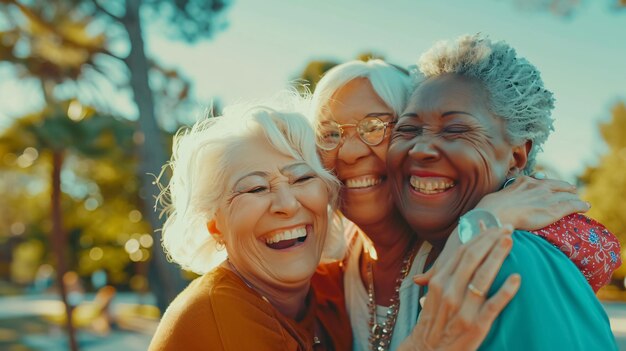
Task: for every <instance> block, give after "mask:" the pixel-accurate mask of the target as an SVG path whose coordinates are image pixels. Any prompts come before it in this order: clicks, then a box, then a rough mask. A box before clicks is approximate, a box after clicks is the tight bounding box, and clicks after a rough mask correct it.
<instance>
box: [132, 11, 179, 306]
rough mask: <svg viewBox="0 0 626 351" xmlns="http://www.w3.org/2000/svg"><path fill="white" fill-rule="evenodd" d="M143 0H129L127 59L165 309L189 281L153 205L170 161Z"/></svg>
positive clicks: (154, 264)
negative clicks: (166, 244)
mask: <svg viewBox="0 0 626 351" xmlns="http://www.w3.org/2000/svg"><path fill="white" fill-rule="evenodd" d="M140 7H141V0H126V14H125V16H124V17H123V18H122V23H123V25H124V27H125V28H126V31H127V32H128V37H129V40H130V46H131V50H130V53H129V55H128V58H126V61H125V62H126V65H127V66H128V69H129V71H130V85H131V88H132V91H133V95H134V100H135V103H136V104H137V109H138V111H139V123H138V132H139V133H140V135H141V137H140V138H139V139H140V140H141V142H140V143H139V145H138V146H139V154H140V160H139V164H140V167H139V173H140V174H139V175H138V176H139V178H140V179H141V184H142V185H141V191H140V194H141V197H142V200H143V201H142V202H143V209H144V211H143V212H144V213H145V214H147V216H148V220H149V222H150V224H151V225H152V228H153V233H154V239H155V240H154V242H155V245H153V247H152V259H151V260H150V272H149V278H150V279H149V280H150V290H151V291H152V292H153V293H154V294H155V296H156V298H157V304H158V307H159V309H161V311H164V310H165V308H166V307H167V306H168V305H169V303H170V302H171V301H172V300H173V299H174V298H175V297H176V295H177V294H178V293H179V292H180V291H182V289H183V288H184V287H185V285H186V283H185V281H184V279H183V278H182V276H181V271H180V268H179V267H178V266H176V265H174V264H172V263H170V262H168V260H167V257H166V255H165V253H164V252H163V248H162V247H161V245H159V244H160V243H161V231H155V230H154V229H160V228H161V227H162V225H163V222H162V220H161V219H160V218H159V216H158V213H156V212H155V211H154V208H153V204H154V201H155V199H156V197H157V195H158V193H159V191H158V188H157V187H156V186H155V185H154V184H153V182H154V175H158V174H159V173H160V172H161V167H162V166H163V165H164V164H165V163H166V162H167V160H168V157H167V154H166V153H165V146H164V145H163V138H162V133H161V130H160V129H159V127H158V125H157V121H156V117H155V112H154V97H153V94H152V90H151V89H150V84H149V80H148V69H149V68H148V60H147V58H146V54H145V51H144V41H143V36H142V31H141V18H140V14H139V10H140Z"/></svg>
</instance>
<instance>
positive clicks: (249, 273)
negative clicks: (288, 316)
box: [209, 136, 329, 287]
mask: <svg viewBox="0 0 626 351" xmlns="http://www.w3.org/2000/svg"><path fill="white" fill-rule="evenodd" d="M228 159H229V160H230V163H229V164H228V171H227V177H226V179H228V181H227V184H226V188H225V190H224V197H223V199H222V200H220V205H219V209H218V211H217V214H216V217H215V221H214V222H212V223H211V222H210V223H209V228H210V229H211V232H212V233H214V235H215V233H219V234H218V235H219V236H220V237H221V239H222V240H223V241H224V243H225V246H226V251H227V252H228V257H229V260H230V262H231V263H232V264H233V265H234V266H235V267H236V268H237V270H238V271H239V272H240V274H241V275H242V276H244V278H245V279H247V280H249V281H250V282H252V283H253V284H255V285H258V284H266V285H270V286H275V287H276V286H278V287H280V286H284V285H288V284H290V283H300V282H302V281H308V280H309V279H310V278H311V276H312V275H313V272H315V269H316V267H317V265H318V264H319V260H320V256H321V253H322V249H323V247H324V241H325V238H326V230H327V206H328V201H329V198H328V190H327V188H326V185H325V183H324V182H323V181H322V179H321V178H319V177H318V175H317V174H316V173H315V172H314V171H313V169H312V168H311V167H310V166H309V165H307V164H306V163H304V161H300V160H296V159H294V158H292V157H290V156H286V155H284V154H281V153H280V152H278V151H277V150H276V149H274V148H273V147H272V146H271V145H270V144H269V143H268V142H267V140H266V139H264V137H262V136H261V137H254V138H252V139H251V140H247V141H246V142H245V143H243V144H240V145H238V146H237V147H235V148H234V150H232V151H231V152H229V154H228Z"/></svg>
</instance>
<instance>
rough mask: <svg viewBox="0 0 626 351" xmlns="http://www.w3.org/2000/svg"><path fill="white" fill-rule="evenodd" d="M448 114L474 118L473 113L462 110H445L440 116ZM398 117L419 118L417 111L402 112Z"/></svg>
mask: <svg viewBox="0 0 626 351" xmlns="http://www.w3.org/2000/svg"><path fill="white" fill-rule="evenodd" d="M450 115H468V116H471V117H474V118H476V116H474V115H473V114H471V113H469V112H464V111H447V112H444V113H442V114H441V117H448V116H450ZM400 117H413V118H419V115H418V114H417V113H413V112H408V113H403V114H402V115H401V116H400Z"/></svg>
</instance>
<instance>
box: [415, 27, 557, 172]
mask: <svg viewBox="0 0 626 351" xmlns="http://www.w3.org/2000/svg"><path fill="white" fill-rule="evenodd" d="M417 69H418V70H412V71H411V76H412V77H413V80H414V84H415V85H416V86H417V85H419V84H420V83H421V82H423V81H424V80H425V79H428V78H432V77H437V76H440V75H444V74H456V75H460V76H466V77H471V78H474V79H477V80H478V81H480V82H481V83H482V85H483V86H484V87H485V89H486V91H487V93H488V97H489V103H490V106H489V108H490V110H491V112H492V113H494V114H495V115H497V116H499V117H501V118H502V119H504V121H505V122H506V133H507V138H508V140H509V142H511V143H512V144H514V145H520V144H522V143H524V142H525V141H527V140H531V141H532V149H531V151H530V154H529V155H528V163H527V164H526V167H525V168H524V170H523V172H524V173H525V174H529V173H531V172H532V170H533V168H534V166H535V158H536V155H537V153H538V152H539V151H541V146H542V145H543V143H544V142H545V141H546V139H547V138H548V136H549V135H550V133H551V132H552V131H553V130H554V126H553V119H552V117H551V113H552V109H553V108H554V97H553V94H552V92H550V91H549V90H547V89H546V88H545V87H544V85H543V81H542V80H541V75H540V73H539V70H537V68H536V67H535V66H534V65H532V64H531V63H530V62H528V61H527V60H526V59H525V58H522V57H518V55H517V53H516V52H515V49H513V48H512V47H511V46H509V45H508V44H507V43H505V42H503V41H498V42H492V41H491V40H489V39H488V38H487V37H485V36H482V35H481V34H476V35H464V36H461V37H459V38H458V39H457V40H455V41H441V42H438V43H437V44H435V45H434V46H433V47H432V48H431V49H430V50H428V51H427V52H426V53H424V54H423V55H422V56H421V57H420V59H419V61H418V64H417Z"/></svg>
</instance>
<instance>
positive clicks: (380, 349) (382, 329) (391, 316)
mask: <svg viewBox="0 0 626 351" xmlns="http://www.w3.org/2000/svg"><path fill="white" fill-rule="evenodd" d="M418 246H419V245H415V246H414V247H413V248H412V249H411V250H410V251H409V252H408V253H407V255H406V256H405V257H404V261H403V262H402V269H401V270H400V275H399V276H398V279H397V280H396V286H395V287H394V290H393V295H392V296H391V298H390V299H389V303H390V304H389V308H388V309H387V318H386V319H385V321H384V322H383V323H382V324H378V321H377V319H376V295H375V294H374V272H373V271H372V266H373V262H372V260H369V261H368V262H367V283H368V286H367V295H368V302H367V307H368V309H369V312H370V323H369V326H370V337H369V343H370V350H371V351H386V350H388V349H389V345H390V344H391V337H392V335H393V328H394V327H395V326H396V319H397V318H398V311H399V310H400V285H401V284H402V281H403V280H404V278H406V276H407V274H409V271H410V270H411V264H412V263H413V257H414V256H415V253H416V251H417V247H418Z"/></svg>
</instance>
